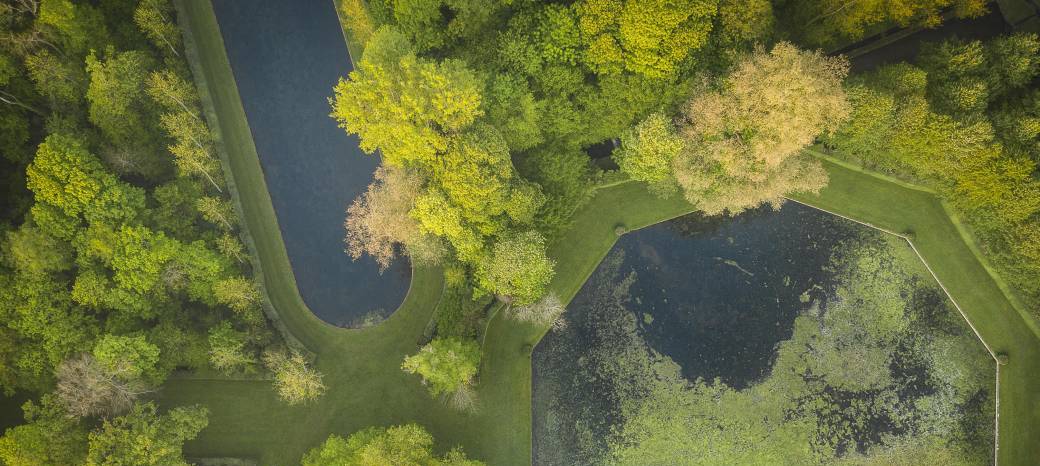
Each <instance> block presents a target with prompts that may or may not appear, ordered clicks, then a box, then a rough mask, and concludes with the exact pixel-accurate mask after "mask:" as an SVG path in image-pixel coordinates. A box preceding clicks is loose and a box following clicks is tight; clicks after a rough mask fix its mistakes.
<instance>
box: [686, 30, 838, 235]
mask: <svg viewBox="0 0 1040 466" xmlns="http://www.w3.org/2000/svg"><path fill="white" fill-rule="evenodd" d="M847 72H848V62H846V61H845V60H844V59H842V58H840V57H838V58H832V57H827V56H824V55H822V54H821V53H819V52H804V51H801V50H799V49H797V48H796V47H795V46H793V45H791V44H790V43H786V42H781V43H779V44H777V45H776V46H775V47H773V49H772V50H771V51H769V52H766V51H764V50H761V49H760V50H757V51H756V52H754V53H752V54H751V55H750V56H748V57H747V58H745V59H743V60H742V61H741V62H740V63H739V64H738V65H737V67H736V68H735V69H734V70H733V72H731V73H730V74H729V76H727V77H726V78H725V79H724V80H723V83H722V86H721V87H720V89H718V90H709V91H707V92H703V93H701V94H699V95H697V96H695V97H694V98H693V99H691V100H690V102H689V103H688V104H687V106H686V109H685V115H684V116H685V119H686V121H687V124H686V125H685V126H684V127H683V128H682V133H683V135H684V137H685V138H686V139H687V140H688V147H689V148H690V150H688V151H685V152H684V153H682V154H681V155H680V156H679V157H677V158H676V159H675V164H674V171H675V178H676V180H677V181H678V182H679V185H680V186H681V187H682V188H683V191H684V193H685V195H686V198H687V200H689V201H690V202H691V203H694V204H695V205H697V206H698V207H699V208H701V209H702V210H704V211H705V212H707V213H709V214H715V213H721V212H724V211H729V212H732V213H736V212H739V211H741V210H743V209H747V208H751V207H754V206H757V205H760V204H762V203H765V202H769V203H772V204H773V205H778V204H779V203H780V202H782V196H783V195H784V193H787V192H791V191H815V190H818V189H820V188H821V187H823V185H825V184H826V174H825V173H824V172H823V170H822V168H821V167H820V166H819V164H818V163H817V162H813V161H810V160H808V159H805V158H803V157H800V156H799V151H801V150H802V149H803V148H804V147H805V146H807V145H809V144H811V143H812V142H813V141H814V140H815V139H816V137H817V136H819V135H821V134H824V133H827V132H832V131H835V130H837V129H838V127H839V126H840V125H841V123H842V122H843V121H844V120H845V119H847V118H848V114H849V111H850V109H849V103H848V100H847V98H846V96H845V90H844V88H843V87H842V81H843V79H844V78H845V75H846V73H847Z"/></svg>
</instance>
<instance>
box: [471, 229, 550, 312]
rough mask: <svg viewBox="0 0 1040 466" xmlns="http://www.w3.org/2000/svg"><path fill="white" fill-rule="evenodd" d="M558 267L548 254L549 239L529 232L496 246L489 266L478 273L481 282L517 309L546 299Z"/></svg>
mask: <svg viewBox="0 0 1040 466" xmlns="http://www.w3.org/2000/svg"><path fill="white" fill-rule="evenodd" d="M555 265H556V263H555V262H554V261H553V260H552V259H550V258H549V257H548V255H547V254H546V245H545V238H544V237H543V236H542V235H541V234H540V233H538V232H535V231H526V232H523V233H519V234H513V235H510V236H506V237H503V238H501V239H499V241H498V242H496V243H495V246H494V248H493V250H492V254H491V257H490V258H489V260H488V262H485V263H482V264H481V265H480V268H479V269H478V273H477V281H478V283H479V284H480V285H481V287H483V288H484V289H485V290H488V291H491V292H493V293H495V294H497V295H499V296H502V297H506V298H508V299H509V300H510V301H511V302H512V303H514V304H516V305H526V304H531V303H533V302H535V301H537V300H538V299H539V298H541V297H542V296H543V295H545V291H546V288H547V287H548V286H549V282H550V281H551V280H552V277H553V274H554V271H553V267H555Z"/></svg>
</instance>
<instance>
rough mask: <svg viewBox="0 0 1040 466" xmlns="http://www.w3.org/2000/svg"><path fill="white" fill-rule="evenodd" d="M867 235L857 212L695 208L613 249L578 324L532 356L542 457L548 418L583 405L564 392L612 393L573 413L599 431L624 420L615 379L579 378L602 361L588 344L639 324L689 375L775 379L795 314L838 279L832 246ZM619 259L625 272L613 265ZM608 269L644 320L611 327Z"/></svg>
mask: <svg viewBox="0 0 1040 466" xmlns="http://www.w3.org/2000/svg"><path fill="white" fill-rule="evenodd" d="M858 231H862V230H861V227H859V226H858V225H856V224H853V223H852V222H849V221H847V220H844V219H841V218H838V217H835V216H832V215H828V214H825V213H823V212H820V211H818V210H815V209H812V208H809V207H805V206H802V205H800V204H795V203H787V204H785V206H784V207H783V208H782V209H781V210H779V211H773V210H771V209H769V208H763V209H758V210H755V211H751V212H747V213H745V214H742V215H740V216H737V217H735V218H724V217H714V218H704V217H702V216H699V215H698V214H690V215H687V216H684V217H681V218H678V219H675V220H671V221H669V222H665V223H661V224H657V225H654V226H651V227H648V228H645V229H642V230H639V231H636V232H632V233H629V234H627V235H625V236H624V237H622V238H621V239H620V240H619V241H618V243H617V244H616V245H615V246H614V250H612V252H611V256H610V257H612V258H616V260H613V261H612V260H611V259H608V260H606V261H604V263H603V264H601V265H600V266H599V267H598V269H597V271H596V273H594V274H593V278H592V279H590V281H589V282H588V283H586V284H585V285H584V286H583V288H582V290H581V291H580V292H579V293H578V295H577V296H576V297H575V298H574V300H573V301H572V302H571V305H570V307H569V308H568V311H567V314H566V318H567V321H568V326H567V330H566V331H564V332H552V333H550V334H549V335H547V336H546V337H545V338H544V339H543V340H542V341H541V343H540V344H539V346H538V347H537V348H536V350H535V352H534V355H533V356H532V371H533V380H532V384H533V387H532V388H533V394H532V406H533V409H534V412H533V421H534V432H533V434H534V447H535V455H534V458H535V463H536V464H555V463H554V462H552V461H546V460H544V458H549V457H553V456H555V453H551V452H543V453H545V455H540V454H538V449H539V448H544V446H548V445H550V444H552V443H555V441H554V440H552V439H550V438H549V437H552V436H553V432H552V430H553V429H552V427H549V426H550V425H551V424H553V423H555V422H558V420H556V419H549V418H551V417H553V416H556V414H555V413H557V412H559V410H568V409H571V408H573V407H567V406H554V404H557V403H559V402H560V401H561V400H563V399H565V397H563V398H561V396H560V395H561V392H564V391H570V390H580V391H581V393H583V395H582V396H583V397H585V398H601V399H602V400H601V401H600V402H596V403H586V404H585V406H583V407H580V408H578V409H581V410H582V412H580V413H574V416H575V417H576V418H580V419H595V421H591V423H590V424H598V427H597V426H595V425H591V426H589V430H588V431H589V432H590V433H591V435H592V436H596V435H597V432H596V431H597V430H602V429H604V428H606V429H609V426H610V425H611V424H612V423H613V422H614V421H616V419H615V417H616V413H613V412H610V411H611V410H612V409H614V408H616V406H611V404H612V403H613V402H614V401H616V400H611V399H610V398H611V395H610V394H609V393H600V391H601V390H603V391H604V392H609V388H604V387H606V386H607V385H608V384H603V386H602V387H598V386H597V385H596V383H595V382H592V383H589V381H588V380H578V379H580V378H582V377H585V376H579V375H576V374H578V373H585V374H588V372H587V371H588V366H589V365H591V364H596V363H595V362H592V361H590V358H593V357H594V356H592V355H588V354H585V353H586V352H587V348H589V347H592V346H596V345H604V344H607V345H608V346H623V345H624V344H628V343H621V344H614V343H611V341H612V340H611V339H615V338H618V337H617V336H616V335H604V334H603V332H604V330H603V329H604V328H615V327H618V326H624V325H625V322H634V326H635V327H636V331H635V332H634V334H637V335H638V337H639V338H641V339H642V340H644V341H645V342H646V344H648V345H649V346H650V347H651V348H652V349H653V350H654V351H656V352H657V353H660V354H662V355H664V356H668V357H670V358H672V359H673V360H674V361H675V362H676V363H678V364H679V366H680V367H681V369H682V372H683V375H684V376H685V377H686V378H687V379H689V380H695V379H697V378H703V379H705V380H712V379H714V378H716V377H718V378H720V379H721V380H722V381H723V382H724V383H726V384H728V385H729V386H731V387H734V388H736V389H740V388H743V387H746V386H748V385H750V384H753V383H755V382H756V381H757V380H759V379H761V378H762V377H763V376H765V375H767V373H768V370H769V368H770V365H771V363H772V360H773V358H774V357H775V348H776V345H777V344H778V343H779V342H781V341H784V340H787V339H789V338H791V333H792V325H793V323H794V319H795V317H797V316H798V315H799V313H801V312H802V311H803V310H804V309H806V308H808V307H809V306H810V304H809V303H810V301H811V300H814V299H819V298H822V297H823V296H822V295H823V291H824V290H825V289H826V288H828V287H829V286H830V281H831V280H832V278H833V272H832V271H831V270H829V267H828V264H829V263H830V262H829V259H830V257H831V253H832V252H833V250H834V249H835V248H836V247H837V246H838V244H839V243H841V242H843V241H846V240H849V239H851V238H853V237H854V236H855V235H856V234H857V232H858ZM617 260H619V261H620V264H618V263H617V262H616V261H617ZM611 262H614V263H611ZM611 267H617V271H616V273H615V272H611V271H605V269H609V268H611ZM604 273H608V274H610V273H614V274H615V275H616V279H615V280H616V281H617V283H624V284H627V285H628V293H626V296H625V298H624V301H625V303H624V305H623V306H624V309H626V310H627V311H624V310H623V311H620V312H622V313H624V312H627V313H631V314H634V315H633V316H632V317H634V318H629V319H627V320H625V321H624V322H620V321H619V322H609V323H608V324H607V325H604V324H603V319H604V318H605V317H604V315H605V314H604V312H603V311H602V310H601V309H602V308H603V307H605V305H604V303H603V302H602V300H599V299H598V298H597V297H596V296H595V294H596V293H597V292H602V288H598V289H597V287H598V286H600V285H597V284H596V283H595V282H596V281H597V277H602V276H603V274H604ZM625 277H628V280H630V282H626V281H625ZM610 286H612V287H617V288H621V287H623V286H624V285H620V286H619V285H610ZM606 319H611V318H610V317H606ZM590 320H592V321H596V322H591V321H590ZM612 331H613V330H609V331H608V333H609V332H612ZM619 333H623V332H619ZM621 338H623V339H624V338H630V337H624V336H622V337H621ZM609 358H614V355H612V356H610V357H609ZM583 371H584V372H583ZM597 387H598V388H597ZM593 406H595V407H593ZM547 416H548V418H547ZM598 433H599V434H603V433H604V432H598ZM575 442H576V443H581V442H584V440H580V439H579V440H575ZM592 443H595V441H593V442H592ZM585 446H587V445H584V446H583V448H584V447H585ZM549 448H553V449H555V448H556V447H555V446H553V447H549ZM546 455H547V456H546ZM540 458H543V459H542V460H540ZM571 460H574V461H578V462H579V463H580V462H581V460H575V459H573V458H572V459H571Z"/></svg>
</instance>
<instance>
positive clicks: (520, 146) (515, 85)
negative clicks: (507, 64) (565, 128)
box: [487, 73, 542, 151]
mask: <svg viewBox="0 0 1040 466" xmlns="http://www.w3.org/2000/svg"><path fill="white" fill-rule="evenodd" d="M487 96H488V101H487V108H488V111H487V115H488V123H490V124H491V125H492V126H494V127H495V128H496V129H497V130H498V131H499V132H500V133H501V134H502V137H503V138H504V139H505V140H506V143H507V144H508V145H509V149H510V150H513V151H522V150H525V149H530V148H531V147H534V146H536V145H538V144H539V143H541V142H542V129H541V123H542V112H541V109H540V108H539V105H538V102H537V101H536V100H535V98H534V94H532V93H531V90H530V89H529V88H528V86H527V82H526V81H524V80H521V79H519V78H517V77H516V76H514V75H512V74H504V73H503V74H500V75H498V76H495V77H494V79H493V80H492V81H491V82H490V83H489V84H488V91H487Z"/></svg>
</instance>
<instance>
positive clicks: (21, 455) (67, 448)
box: [0, 394, 87, 466]
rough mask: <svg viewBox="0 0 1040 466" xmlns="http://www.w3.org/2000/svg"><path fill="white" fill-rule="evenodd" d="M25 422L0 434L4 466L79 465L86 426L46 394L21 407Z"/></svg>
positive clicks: (84, 446) (84, 454)
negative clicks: (36, 401)
mask: <svg viewBox="0 0 1040 466" xmlns="http://www.w3.org/2000/svg"><path fill="white" fill-rule="evenodd" d="M22 410H23V411H24V412H25V421H26V423H25V424H22V425H19V426H15V427H12V428H9V429H7V431H6V432H4V435H3V437H0V461H3V462H4V464H6V465H8V466H44V465H58V464H82V463H83V461H84V459H86V456H87V429H86V428H85V427H84V426H83V424H82V422H81V421H80V420H79V419H76V418H74V417H70V416H69V415H68V413H67V412H65V410H64V409H63V408H62V407H61V404H60V403H58V401H57V400H56V399H55V397H54V395H51V394H47V395H43V396H42V397H41V398H40V401H39V403H34V402H32V401H27V402H26V403H25V405H23V406H22Z"/></svg>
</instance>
